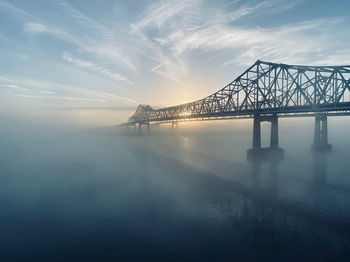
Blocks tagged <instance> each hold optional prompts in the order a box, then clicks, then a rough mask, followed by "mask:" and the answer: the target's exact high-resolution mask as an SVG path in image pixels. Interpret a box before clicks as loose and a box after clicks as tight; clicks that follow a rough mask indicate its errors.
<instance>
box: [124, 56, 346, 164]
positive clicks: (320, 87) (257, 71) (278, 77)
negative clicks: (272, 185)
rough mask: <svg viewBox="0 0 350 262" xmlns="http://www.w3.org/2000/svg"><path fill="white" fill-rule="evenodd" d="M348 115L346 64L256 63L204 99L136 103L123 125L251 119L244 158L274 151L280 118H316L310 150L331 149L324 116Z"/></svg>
mask: <svg viewBox="0 0 350 262" xmlns="http://www.w3.org/2000/svg"><path fill="white" fill-rule="evenodd" d="M349 114H350V65H347V66H301V65H287V64H280V63H271V62H263V61H260V60H258V61H256V62H255V63H254V64H253V65H252V66H251V67H249V68H248V69H247V70H246V71H245V72H244V73H242V74H241V75H240V76H238V77H237V78H236V79H235V80H233V81H232V82H231V83H229V84H228V85H226V86H225V87H224V88H222V89H220V90H219V91H217V92H215V93H214V94H212V95H209V96H207V97H205V98H203V99H200V100H197V101H194V102H191V103H186V104H181V105H177V106H172V107H166V108H161V109H153V108H152V107H151V106H149V105H139V106H138V108H137V110H136V112H135V113H134V114H133V115H132V116H131V117H130V118H129V120H128V122H127V123H126V125H127V126H135V128H136V126H137V125H138V127H139V132H141V127H142V125H145V126H147V130H148V131H149V127H150V124H151V123H169V122H170V123H172V126H173V127H174V126H177V124H178V122H179V121H200V120H224V119H236V118H253V119H254V124H253V146H252V149H250V150H248V158H254V157H255V156H261V155H268V154H266V153H269V154H270V153H271V152H274V154H275V153H276V152H277V155H278V156H283V150H282V149H280V148H279V146H278V118H279V117H311V116H313V117H315V130H314V144H313V149H314V150H317V151H324V150H329V149H330V148H331V146H330V144H329V143H328V128H327V117H328V116H340V115H349ZM263 121H268V122H271V136H270V147H269V148H262V147H261V122H263Z"/></svg>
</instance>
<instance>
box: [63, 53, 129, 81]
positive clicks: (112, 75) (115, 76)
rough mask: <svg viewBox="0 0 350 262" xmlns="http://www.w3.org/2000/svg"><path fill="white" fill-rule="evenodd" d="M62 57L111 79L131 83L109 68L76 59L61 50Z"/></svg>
mask: <svg viewBox="0 0 350 262" xmlns="http://www.w3.org/2000/svg"><path fill="white" fill-rule="evenodd" d="M62 59H63V60H64V61H67V62H70V63H73V64H75V65H77V66H79V67H84V68H89V69H91V70H93V71H96V72H99V73H101V74H103V75H105V76H107V77H109V78H111V79H113V80H117V81H126V82H127V83H128V84H132V82H131V81H130V80H129V79H128V78H127V77H125V76H122V75H120V74H117V73H113V72H112V71H111V70H109V69H106V68H103V67H101V66H98V65H96V64H94V63H92V62H90V61H86V60H81V59H78V58H76V57H74V56H73V55H72V54H70V53H68V52H63V54H62Z"/></svg>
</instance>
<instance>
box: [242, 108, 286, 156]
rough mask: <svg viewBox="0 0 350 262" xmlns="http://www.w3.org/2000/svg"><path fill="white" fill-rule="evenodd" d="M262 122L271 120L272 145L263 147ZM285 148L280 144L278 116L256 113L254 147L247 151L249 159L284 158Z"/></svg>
mask: <svg viewBox="0 0 350 262" xmlns="http://www.w3.org/2000/svg"><path fill="white" fill-rule="evenodd" d="M261 122H271V134H270V147H265V148H263V147H261ZM283 155H284V151H283V149H281V148H279V144H278V116H277V114H273V115H263V116H262V115H260V114H256V115H254V123H253V147H252V148H251V149H249V150H248V151H247V159H248V160H249V161H255V160H271V159H273V160H278V161H279V160H282V159H283Z"/></svg>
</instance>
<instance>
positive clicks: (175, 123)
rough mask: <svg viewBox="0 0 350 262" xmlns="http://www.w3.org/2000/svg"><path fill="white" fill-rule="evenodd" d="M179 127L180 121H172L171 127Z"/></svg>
mask: <svg viewBox="0 0 350 262" xmlns="http://www.w3.org/2000/svg"><path fill="white" fill-rule="evenodd" d="M178 127H179V123H178V122H177V121H172V122H171V128H173V129H174V128H178Z"/></svg>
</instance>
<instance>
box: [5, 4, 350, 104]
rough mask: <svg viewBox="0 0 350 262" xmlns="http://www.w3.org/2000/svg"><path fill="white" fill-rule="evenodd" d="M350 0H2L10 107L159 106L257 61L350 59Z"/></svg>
mask: <svg viewBox="0 0 350 262" xmlns="http://www.w3.org/2000/svg"><path fill="white" fill-rule="evenodd" d="M348 10H350V2H349V1H345V0H344V1H341V0H339V1H324V0H320V1H312V0H293V1H290V0H289V1H285V0H264V1H260V0H252V1H243V0H233V1H232V0H231V1H228V0H217V1H209V0H164V1H146V0H137V1H136V0H104V1H96V0H94V1H92V0H72V1H59V0H32V1H27V0H11V1H6V0H0V43H1V44H0V110H4V109H11V108H28V107H35V108H50V107H53V108H71V107H77V108H79V107H88V108H109V107H113V108H129V109H130V108H136V106H137V105H138V104H150V105H151V106H153V107H155V108H157V107H162V106H171V105H176V104H181V103H185V102H190V101H193V100H197V99H200V98H203V97H206V96H208V95H210V94H211V93H214V92H215V91H217V90H219V89H221V88H222V87H223V86H225V85H226V84H227V83H229V82H231V81H232V80H234V79H235V78H236V77H237V76H238V75H239V74H240V73H242V72H243V71H244V70H245V69H246V68H247V67H248V66H249V65H251V64H253V63H254V62H255V61H256V60H258V59H260V60H263V61H271V62H281V63H290V64H309V65H325V64H329V65H344V64H350V46H349V40H350V31H349V25H350V19H349V13H348Z"/></svg>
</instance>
